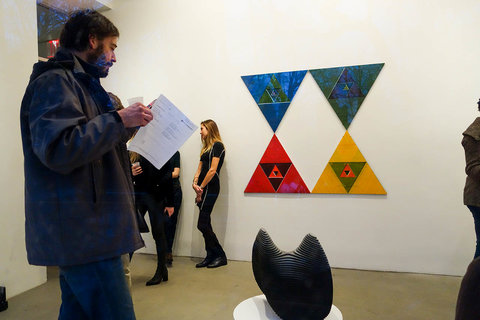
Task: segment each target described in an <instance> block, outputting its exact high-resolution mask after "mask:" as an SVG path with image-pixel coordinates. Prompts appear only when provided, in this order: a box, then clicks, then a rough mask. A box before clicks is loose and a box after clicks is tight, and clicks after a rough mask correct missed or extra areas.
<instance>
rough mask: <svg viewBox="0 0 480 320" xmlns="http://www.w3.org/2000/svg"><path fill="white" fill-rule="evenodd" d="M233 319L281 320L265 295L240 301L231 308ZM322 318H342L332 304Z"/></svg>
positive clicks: (333, 319)
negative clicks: (325, 315) (328, 311)
mask: <svg viewBox="0 0 480 320" xmlns="http://www.w3.org/2000/svg"><path fill="white" fill-rule="evenodd" d="M233 319H235V320H282V319H280V318H279V317H278V316H277V315H276V314H275V312H274V311H273V309H272V307H270V305H269V304H268V301H267V299H266V298H265V295H260V296H255V297H251V298H248V299H247V300H244V301H242V302H240V304H239V305H238V306H237V307H236V308H235V310H233ZM324 320H343V316H342V313H341V312H340V310H339V309H338V308H337V307H335V306H334V305H332V309H331V310H330V313H329V314H328V316H327V317H326V318H325V319H324Z"/></svg>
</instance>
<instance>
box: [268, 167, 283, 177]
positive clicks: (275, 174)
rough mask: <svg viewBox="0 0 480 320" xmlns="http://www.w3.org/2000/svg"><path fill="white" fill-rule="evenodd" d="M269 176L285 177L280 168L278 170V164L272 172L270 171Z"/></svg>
mask: <svg viewBox="0 0 480 320" xmlns="http://www.w3.org/2000/svg"><path fill="white" fill-rule="evenodd" d="M268 178H269V179H270V178H282V179H283V176H282V174H281V173H280V170H278V168H277V166H276V165H275V167H273V170H272V172H271V173H270V175H269V176H268Z"/></svg>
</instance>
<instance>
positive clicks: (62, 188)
mask: <svg viewBox="0 0 480 320" xmlns="http://www.w3.org/2000/svg"><path fill="white" fill-rule="evenodd" d="M83 65H85V64H83ZM83 65H82V64H81V63H80V62H79V60H78V58H77V57H75V56H74V55H72V54H71V53H70V52H69V51H68V50H64V49H60V50H59V52H58V53H57V54H56V55H55V58H53V59H51V60H49V61H48V62H39V63H37V64H35V65H34V68H33V73H32V75H31V77H30V83H29V85H28V87H27V89H26V92H25V96H24V98H23V101H22V107H21V114H20V121H21V130H22V141H23V153H24V161H25V163H24V170H25V219H26V220H25V236H26V245H27V256H28V261H29V262H30V263H31V264H34V265H60V266H68V265H78V264H84V263H88V262H94V261H100V260H104V259H108V258H111V257H115V256H119V255H122V254H124V253H129V252H133V251H135V250H137V249H139V248H141V247H142V246H143V245H144V244H143V241H142V239H141V237H140V233H139V231H138V226H137V222H136V219H135V211H134V210H135V209H134V198H133V186H132V180H131V173H130V164H129V161H128V154H127V151H126V146H125V142H126V139H127V138H128V130H127V129H126V128H125V127H124V126H123V123H122V121H121V118H120V116H119V115H118V113H117V112H116V111H115V110H114V108H113V106H112V103H111V101H110V98H109V96H108V94H107V93H106V92H105V90H104V89H103V88H102V86H101V85H100V82H99V81H98V78H97V77H95V76H92V75H91V73H87V72H85V69H84V67H83ZM90 67H91V66H90Z"/></svg>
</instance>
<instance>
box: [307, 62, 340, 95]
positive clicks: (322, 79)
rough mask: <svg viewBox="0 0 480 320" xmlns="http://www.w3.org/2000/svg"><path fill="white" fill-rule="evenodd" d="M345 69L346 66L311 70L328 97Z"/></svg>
mask: <svg viewBox="0 0 480 320" xmlns="http://www.w3.org/2000/svg"><path fill="white" fill-rule="evenodd" d="M343 69H345V68H344V67H338V68H327V69H316V70H310V74H311V75H312V76H313V79H315V82H316V83H317V84H318V86H319V87H320V89H321V90H322V92H323V94H324V95H325V97H326V98H327V99H328V97H329V96H330V93H332V90H333V88H334V87H335V85H336V84H337V81H338V79H339V78H340V76H341V75H342V72H343Z"/></svg>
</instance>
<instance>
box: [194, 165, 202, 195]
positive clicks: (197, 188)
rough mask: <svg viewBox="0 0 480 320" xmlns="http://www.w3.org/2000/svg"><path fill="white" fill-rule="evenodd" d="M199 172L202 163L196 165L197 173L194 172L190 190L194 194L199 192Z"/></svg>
mask: <svg viewBox="0 0 480 320" xmlns="http://www.w3.org/2000/svg"><path fill="white" fill-rule="evenodd" d="M200 172H202V161H200V162H199V163H198V168H197V172H195V176H194V177H193V183H192V188H193V190H195V192H196V193H198V192H199V191H200V189H199V186H198V177H199V176H200Z"/></svg>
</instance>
